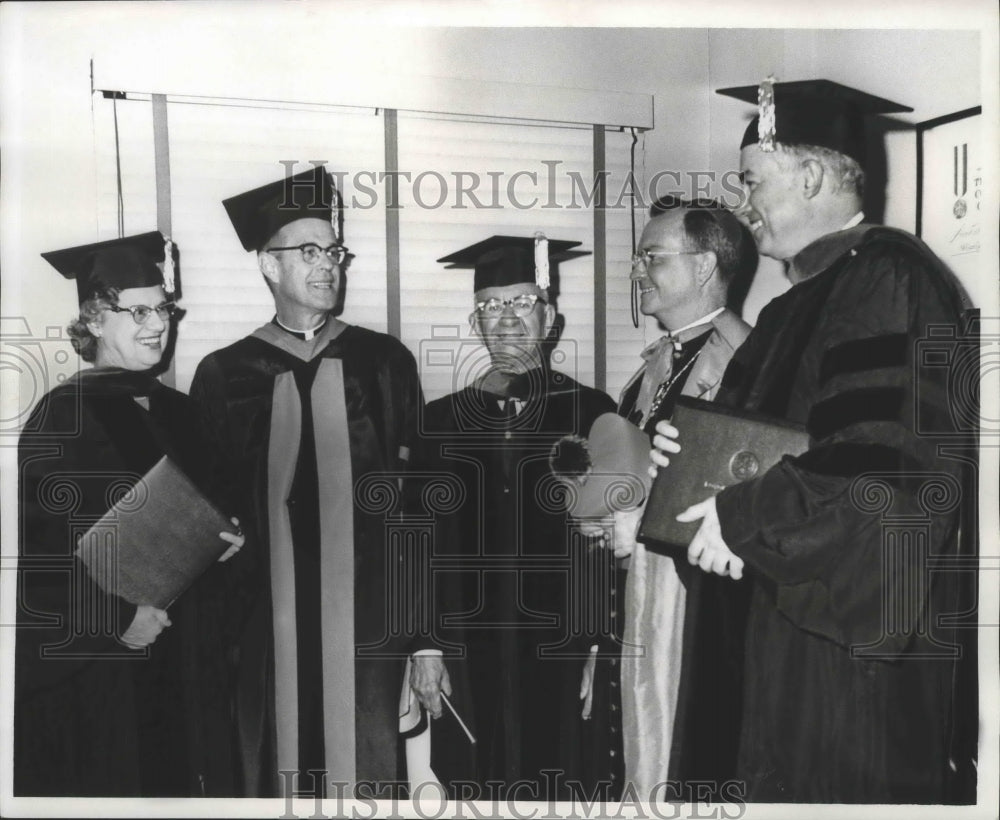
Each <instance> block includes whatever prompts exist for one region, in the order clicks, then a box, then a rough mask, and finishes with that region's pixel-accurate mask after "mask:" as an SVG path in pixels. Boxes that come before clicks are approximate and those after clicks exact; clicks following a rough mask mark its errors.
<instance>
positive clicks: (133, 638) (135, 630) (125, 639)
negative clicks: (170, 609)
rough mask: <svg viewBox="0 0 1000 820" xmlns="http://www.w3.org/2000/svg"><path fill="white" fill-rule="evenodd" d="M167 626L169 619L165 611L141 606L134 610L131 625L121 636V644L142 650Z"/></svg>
mask: <svg viewBox="0 0 1000 820" xmlns="http://www.w3.org/2000/svg"><path fill="white" fill-rule="evenodd" d="M168 626H170V617H169V616H168V615H167V613H166V611H165V610H162V609H157V608H156V607H155V606H146V605H145V604H143V605H142V606H140V607H139V608H138V609H136V611H135V617H134V618H133V619H132V623H131V624H129V628H128V629H126V630H125V634H124V635H122V643H124V644H125V645H126V646H129V647H131V648H132V649H142V648H143V647H144V646H149V645H150V644H151V643H153V641H155V640H156V637H157V636H158V635H159V634H160V633H161V632H162V631H163V629H164V627H168Z"/></svg>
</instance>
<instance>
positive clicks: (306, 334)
mask: <svg viewBox="0 0 1000 820" xmlns="http://www.w3.org/2000/svg"><path fill="white" fill-rule="evenodd" d="M329 318H330V317H329V315H326V316H324V317H323V321H321V322H320V323H319V324H318V325H316V327H313V328H310V329H309V330H296V329H295V328H291V327H289V326H288V325H286V324H283V323H282V321H281V319H279V318H278V317H277V316H275V317H274V323H275V324H276V325H277V326H278V327H280V328H281V329H282V330H284V331H285V332H286V333H291V334H292V335H293V336H294V337H295V338H296V339H301V340H302V341H303V342H311V341H312V340H313V339H314V338H315V336H316V334H317V333H319V332H320V331H321V330H322V329H323V328H324V327H326V323H327V320H328V319H329Z"/></svg>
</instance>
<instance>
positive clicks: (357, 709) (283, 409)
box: [191, 167, 443, 796]
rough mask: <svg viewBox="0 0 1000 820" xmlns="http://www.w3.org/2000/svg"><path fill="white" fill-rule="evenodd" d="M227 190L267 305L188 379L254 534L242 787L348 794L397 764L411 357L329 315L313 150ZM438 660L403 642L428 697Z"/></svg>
mask: <svg viewBox="0 0 1000 820" xmlns="http://www.w3.org/2000/svg"><path fill="white" fill-rule="evenodd" d="M224 205H225V206H226V210H227V212H228V213H229V216H230V219H231V220H232V222H233V225H234V227H235V229H236V232H237V234H238V236H239V238H240V241H241V242H242V244H243V247H244V248H245V249H246V250H248V251H255V252H256V256H257V264H258V267H259V270H260V272H261V274H262V275H263V277H264V280H265V282H266V284H267V286H268V288H269V289H270V290H271V293H272V295H273V297H274V303H275V311H276V315H275V317H274V319H273V320H272V321H271V322H269V323H268V324H266V325H264V326H263V327H260V328H258V329H257V330H256V331H254V332H253V333H252V334H251V335H250V336H248V337H246V338H244V339H241V340H240V341H238V342H236V343H234V344H232V345H230V346H229V347H227V348H224V349H222V350H219V351H216V352H215V353H212V354H210V355H209V356H207V357H206V358H205V359H204V360H203V361H202V362H201V364H200V365H199V367H198V370H197V372H196V374H195V377H194V382H193V384H192V386H191V395H192V397H193V398H194V399H195V401H196V402H197V403H198V405H199V407H200V410H201V415H202V419H203V423H204V425H205V427H206V429H207V431H208V435H209V436H210V437H211V438H212V439H213V440H214V441H215V442H216V444H217V446H218V451H219V452H218V470H217V481H218V482H219V483H220V484H224V485H228V486H229V487H230V497H231V498H232V499H233V502H234V503H236V504H238V505H240V508H241V509H242V510H244V511H245V512H244V513H243V515H244V516H245V520H246V521H247V525H248V526H250V527H252V536H253V538H254V539H255V540H256V546H257V549H256V550H251V549H250V548H249V547H248V549H247V550H246V551H247V552H248V553H249V555H248V556H247V558H248V559H250V558H256V562H257V566H256V568H255V569H256V572H255V573H249V578H251V579H252V578H256V579H259V580H257V581H253V580H248V581H247V582H245V584H244V587H246V586H247V585H248V584H249V585H252V586H251V588H252V596H251V597H250V598H249V601H248V604H247V608H248V610H249V612H248V614H247V615H246V624H245V628H244V630H243V639H242V641H241V642H240V646H239V648H238V651H239V670H238V692H237V709H238V718H239V726H240V740H241V750H242V754H243V763H244V776H245V779H246V780H245V790H246V794H247V795H249V796H274V795H278V794H287V793H289V792H290V791H291V790H294V791H296V792H299V793H303V794H307V795H314V794H322V793H324V783H325V782H326V781H328V782H329V783H330V784H334V783H344V784H347V787H346V791H345V792H341V789H340V787H337V788H334V787H333V786H332V785H331V786H330V787H329V792H328V793H329V794H330V795H331V796H332V795H334V794H339V793H344V794H347V795H350V794H351V793H352V791H353V789H354V787H355V785H356V784H357V783H358V781H372V782H376V783H377V782H383V783H389V782H393V781H398V780H399V779H400V777H401V775H402V771H401V770H400V767H399V766H398V760H399V759H400V755H399V739H398V723H397V721H398V706H399V695H400V686H401V683H402V675H403V669H404V664H405V660H406V655H407V653H408V652H409V651H410V649H411V648H412V645H411V643H410V642H409V637H410V636H409V635H407V634H404V632H403V625H404V624H407V623H408V622H409V619H408V617H405V616H406V615H407V613H408V612H409V610H408V607H410V606H411V605H412V600H411V599H408V597H407V594H408V592H409V591H410V590H408V589H406V588H405V587H403V586H401V585H400V584H399V583H398V580H399V578H401V577H405V575H401V574H400V573H404V572H405V570H404V567H405V562H406V559H407V556H405V555H398V554H396V553H395V552H394V551H393V549H394V548H393V547H392V546H391V544H390V539H389V538H388V537H387V531H388V528H387V523H386V520H387V516H389V515H390V514H392V515H397V514H398V513H399V512H400V509H401V506H400V498H401V494H402V492H404V491H405V487H403V486H402V485H403V484H404V482H403V480H402V477H403V475H404V472H405V470H406V466H407V462H408V460H409V454H410V451H411V448H412V447H413V445H414V439H415V436H416V429H417V421H418V414H419V411H420V407H421V404H422V395H421V390H420V385H419V382H418V377H417V371H416V366H415V362H414V360H413V357H412V355H411V354H410V353H409V351H408V350H407V349H406V348H405V347H404V346H403V345H402V344H401V343H400V342H399V341H397V340H396V339H394V338H392V337H390V336H387V335H385V334H381V333H376V332H373V331H370V330H366V329H364V328H360V327H355V326H351V325H348V324H345V323H344V322H342V321H341V320H340V319H338V318H336V317H335V316H334V315H333V312H334V309H335V308H336V307H337V305H338V303H339V295H340V291H341V289H342V288H343V286H344V270H345V262H346V260H347V258H348V252H347V248H346V247H345V246H344V245H343V243H342V222H343V217H342V211H341V208H340V207H339V200H338V196H337V192H336V190H335V188H334V187H333V183H332V180H331V178H330V175H329V174H328V173H326V171H325V170H324V169H323V168H322V167H317V168H315V169H314V170H312V171H307V172H305V173H302V174H298V175H295V176H292V177H288V178H287V179H284V180H279V181H278V182H275V183H272V184H270V185H265V186H263V187H261V188H257V189H255V190H253V191H249V192H247V193H245V194H240V195H239V196H235V197H232V198H230V199H228V200H226V201H225V203H224ZM401 487H402V489H401ZM241 517H243V516H241ZM393 590H396V591H397V592H392V593H391V594H390V591H393ZM399 590H402V591H399ZM243 592H244V594H245V592H246V589H244V590H243ZM237 600H238V598H237ZM442 674H443V667H442V665H441V661H440V658H436V657H424V656H422V657H420V658H417V659H415V662H414V683H415V689H416V691H417V694H418V696H419V697H420V699H421V702H424V703H425V704H426V705H427V706H428V707H429V708H430V709H431V711H432V712H433V713H435V714H440V708H441V704H440V699H439V687H440V684H441V675H442ZM311 771H317V772H320V773H325V775H326V776H325V778H324V777H322V776H321V775H320V774H317V775H316V778H315V780H313V779H312V778H311V777H310V775H308V774H307V772H311ZM279 773H288V774H284V775H281V777H280V778H279ZM293 773H298V776H297V777H294V778H293V777H292V776H291V775H292V774H293ZM371 791H373V789H369V790H368V791H367V792H365V793H370V792H371Z"/></svg>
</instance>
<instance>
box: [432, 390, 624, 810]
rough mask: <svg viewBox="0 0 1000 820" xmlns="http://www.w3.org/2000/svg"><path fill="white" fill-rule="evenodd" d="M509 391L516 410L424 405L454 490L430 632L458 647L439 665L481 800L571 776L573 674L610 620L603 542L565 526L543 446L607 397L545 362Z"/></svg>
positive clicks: (461, 398) (592, 413)
mask: <svg viewBox="0 0 1000 820" xmlns="http://www.w3.org/2000/svg"><path fill="white" fill-rule="evenodd" d="M508 395H509V396H512V397H518V398H521V399H523V400H524V402H523V404H522V405H521V407H520V412H517V413H516V415H515V412H516V410H517V405H516V404H513V403H508V404H506V405H505V406H501V405H502V404H503V400H502V399H501V400H498V396H497V395H496V394H494V393H487V392H484V391H483V390H481V389H479V387H478V386H474V387H469V388H466V389H464V390H461V391H459V392H457V393H453V394H451V395H448V396H445V397H444V398H441V399H438V400H437V401H434V402H431V403H430V404H429V405H428V406H427V410H426V415H425V423H424V425H423V432H424V438H425V441H424V448H425V451H426V452H429V453H430V456H429V462H430V464H431V465H432V469H433V470H434V471H437V472H440V473H444V474H446V475H449V476H451V477H452V478H453V479H454V483H455V484H456V486H458V487H461V488H464V490H463V492H462V494H461V496H460V499H459V501H460V503H456V504H452V505H450V506H449V507H448V509H444V510H440V511H439V512H438V514H437V518H436V539H435V548H434V559H433V561H434V566H435V571H434V578H435V584H436V588H437V590H438V599H437V600H438V608H437V611H436V613H435V638H436V639H438V640H440V641H443V642H444V643H450V644H451V645H452V646H453V647H458V652H459V653H460V654H461V655H463V659H462V660H454V659H450V660H449V661H448V663H449V665H450V666H451V668H452V669H457V672H456V674H457V675H458V676H460V677H461V676H465V675H467V676H468V680H469V684H470V688H471V695H472V701H473V708H472V715H471V717H472V723H473V726H474V731H475V733H476V735H477V740H478V743H477V744H476V748H475V754H476V758H477V777H476V780H477V782H478V783H479V786H480V788H481V789H482V790H483V791H482V794H483V797H484V799H488V798H489V797H490V796H496V795H498V794H502V793H504V792H505V790H506V789H507V788H509V787H511V786H512V785H513V784H515V783H516V782H518V781H527V783H526V784H525V785H523V786H521V787H519V788H518V791H517V792H516V795H517V796H518V797H519V799H525V800H529V799H546V798H547V797H557V796H566V795H567V794H568V793H567V792H566V791H565V787H564V784H565V781H566V780H567V779H578V778H579V774H580V773H579V770H578V769H577V768H576V767H575V766H574V764H573V758H574V756H575V752H576V751H578V750H579V748H580V745H581V741H580V735H579V730H580V719H579V711H580V708H581V707H580V701H579V699H578V689H579V685H580V674H581V670H582V668H583V661H584V659H585V658H586V653H587V648H588V646H589V644H590V642H591V639H592V638H593V634H592V633H594V632H595V631H596V630H597V629H599V628H600V625H597V624H595V623H594V620H595V612H594V611H593V610H594V607H598V608H600V609H601V611H602V612H603V613H604V617H605V620H606V617H607V614H606V613H607V605H606V601H607V596H608V589H607V585H608V578H607V577H606V575H600V573H599V572H598V573H596V575H595V572H594V569H595V566H596V565H597V564H600V565H601V566H603V565H604V564H605V562H604V561H603V560H602V559H603V556H602V555H601V554H600V548H597V547H593V546H587V544H586V542H585V541H583V540H582V539H581V538H580V537H579V534H578V533H575V534H574V532H573V530H572V527H571V526H570V524H569V522H568V520H567V516H566V514H565V512H564V509H565V504H564V501H563V499H562V496H561V494H560V491H559V490H558V489H557V486H558V485H557V484H556V482H555V479H554V477H553V476H552V474H551V471H550V469H549V464H548V457H549V451H550V449H551V447H552V445H553V444H554V443H555V442H556V441H557V440H558V439H560V438H561V437H562V436H564V435H568V434H577V435H584V436H586V435H587V433H588V432H589V430H590V426H591V424H592V423H593V421H594V419H596V418H597V417H598V416H600V415H601V414H603V413H606V412H613V411H614V402H613V401H612V400H611V399H610V398H609V397H608V396H607V395H605V394H604V393H601V392H600V391H597V390H594V389H593V388H589V387H585V386H583V385H580V384H578V383H577V382H575V381H574V380H573V379H571V378H569V377H568V376H566V375H564V374H561V373H557V372H553V371H548V370H544V371H543V370H536V371H534V372H532V373H531V374H528V375H527V376H525V377H523V378H521V379H520V380H518V381H517V382H516V386H512V387H511V388H510V391H509V393H508ZM588 584H589V585H594V584H602V587H601V589H600V590H597V589H591V590H589V591H588V590H587V586H588ZM442 601H445V603H442ZM604 629H605V630H606V629H607V625H606V623H605V625H604ZM447 720H448V718H447V717H446V718H442V721H447ZM470 751H471V750H470ZM546 769H549V770H551V773H550V774H549V775H545V774H544V773H543V770H546ZM490 780H493V781H499V782H501V783H502V784H503V785H502V786H500V787H496V786H493V787H490V786H488V785H487V781H490ZM491 788H492V789H493V791H490V789H491ZM588 793H589V791H588Z"/></svg>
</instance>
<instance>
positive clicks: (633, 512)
mask: <svg viewBox="0 0 1000 820" xmlns="http://www.w3.org/2000/svg"><path fill="white" fill-rule="evenodd" d="M645 509H646V505H645V504H642V505H641V506H639V507H633V508H632V509H630V510H617V511H616V512H615V558H627V557H628V556H629V555H631V554H632V553H633V552H634V550H635V535H636V533H637V532H639V522H640V521H642V513H643V510H645Z"/></svg>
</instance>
